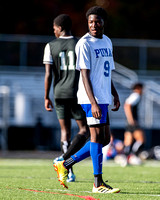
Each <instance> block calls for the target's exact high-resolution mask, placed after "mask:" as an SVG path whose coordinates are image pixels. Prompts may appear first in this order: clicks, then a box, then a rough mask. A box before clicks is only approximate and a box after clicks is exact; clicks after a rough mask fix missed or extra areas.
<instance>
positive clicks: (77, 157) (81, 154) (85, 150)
mask: <svg viewBox="0 0 160 200" xmlns="http://www.w3.org/2000/svg"><path fill="white" fill-rule="evenodd" d="M90 143H91V142H90V141H88V142H87V143H86V144H85V145H84V146H83V147H82V148H81V149H80V150H79V151H77V153H75V154H74V155H73V156H71V158H72V159H73V160H74V161H75V162H76V163H77V162H80V161H81V160H84V159H85V158H88V157H89V156H90Z"/></svg>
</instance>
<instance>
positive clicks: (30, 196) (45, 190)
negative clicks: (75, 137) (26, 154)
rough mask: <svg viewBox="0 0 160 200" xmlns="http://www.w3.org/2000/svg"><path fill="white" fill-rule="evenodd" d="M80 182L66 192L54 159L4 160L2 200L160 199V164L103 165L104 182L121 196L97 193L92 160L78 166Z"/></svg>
mask: <svg viewBox="0 0 160 200" xmlns="http://www.w3.org/2000/svg"><path fill="white" fill-rule="evenodd" d="M74 172H75V174H76V178H77V181H76V182H75V183H69V189H68V190H67V189H63V187H62V186H61V185H60V184H59V181H58V180H57V174H56V172H55V171H54V170H53V167H52V160H43V159H0V199H5V200H6V199H7V200H12V199H23V200H36V199H37V200H50V199H52V200H63V199H64V200H70V199H75V200H76V199H77V200H78V199H87V200H89V199H90V200H91V199H92V200H94V199H100V200H103V199H105V200H132V199H133V200H157V199H159V200H160V162H156V161H147V162H146V163H144V165H142V166H127V167H124V168H123V167H120V166H118V165H116V164H114V163H113V161H110V162H105V163H104V165H103V179H104V180H108V181H109V184H110V185H111V186H112V187H119V188H120V189H121V192H120V193H118V194H93V193H91V190H92V186H93V171H92V163H91V161H90V160H86V161H83V162H81V163H79V164H76V165H75V166H74Z"/></svg>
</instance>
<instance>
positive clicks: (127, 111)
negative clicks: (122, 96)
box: [124, 103, 135, 125]
mask: <svg viewBox="0 0 160 200" xmlns="http://www.w3.org/2000/svg"><path fill="white" fill-rule="evenodd" d="M124 112H125V114H126V118H127V121H128V124H129V125H135V120H134V118H133V115H132V108H131V104H128V103H125V104H124Z"/></svg>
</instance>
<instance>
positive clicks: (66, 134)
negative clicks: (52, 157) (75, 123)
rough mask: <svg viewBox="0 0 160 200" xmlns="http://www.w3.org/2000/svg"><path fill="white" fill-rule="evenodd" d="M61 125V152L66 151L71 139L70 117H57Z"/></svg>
mask: <svg viewBox="0 0 160 200" xmlns="http://www.w3.org/2000/svg"><path fill="white" fill-rule="evenodd" d="M59 124H60V127H61V150H62V153H63V154H64V153H66V152H67V150H68V147H69V146H70V140H71V120H70V119H59Z"/></svg>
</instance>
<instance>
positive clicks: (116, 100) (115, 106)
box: [112, 97, 121, 111]
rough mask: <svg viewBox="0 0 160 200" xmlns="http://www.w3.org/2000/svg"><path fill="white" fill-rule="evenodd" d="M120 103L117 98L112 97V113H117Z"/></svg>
mask: <svg viewBox="0 0 160 200" xmlns="http://www.w3.org/2000/svg"><path fill="white" fill-rule="evenodd" d="M120 105H121V104H120V101H119V98H118V97H114V108H112V111H118V110H119V107H120Z"/></svg>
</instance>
